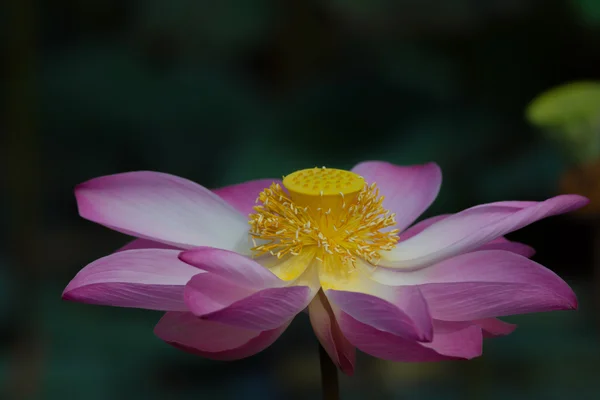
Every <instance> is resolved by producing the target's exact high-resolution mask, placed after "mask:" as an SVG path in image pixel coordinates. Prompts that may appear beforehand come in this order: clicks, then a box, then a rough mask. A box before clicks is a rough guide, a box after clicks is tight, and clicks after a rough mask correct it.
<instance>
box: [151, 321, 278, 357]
mask: <svg viewBox="0 0 600 400" xmlns="http://www.w3.org/2000/svg"><path fill="white" fill-rule="evenodd" d="M288 325H289V322H288V323H286V324H283V325H282V326H280V327H277V328H275V329H272V330H268V331H255V330H249V329H243V328H238V327H233V326H230V325H224V324H221V323H218V322H212V321H205V320H202V319H200V318H198V317H196V316H194V315H193V314H191V313H189V312H168V313H166V314H165V315H164V316H163V317H162V318H161V320H160V321H159V322H158V324H157V325H156V327H155V328H154V333H155V334H156V335H157V336H158V337H159V338H160V339H162V340H164V341H165V342H167V343H169V344H170V345H172V346H174V347H176V348H178V349H181V350H184V351H186V352H188V353H192V354H196V355H200V356H202V357H206V358H209V359H213V360H237V359H241V358H245V357H249V356H251V355H254V354H256V353H259V352H260V351H262V350H264V349H265V348H267V347H269V346H270V345H271V344H272V343H273V342H274V341H275V340H277V338H278V337H279V336H280V335H281V334H282V333H283V331H285V329H286V328H287V327H288Z"/></svg>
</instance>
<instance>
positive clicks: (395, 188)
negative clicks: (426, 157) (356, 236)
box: [352, 161, 442, 231]
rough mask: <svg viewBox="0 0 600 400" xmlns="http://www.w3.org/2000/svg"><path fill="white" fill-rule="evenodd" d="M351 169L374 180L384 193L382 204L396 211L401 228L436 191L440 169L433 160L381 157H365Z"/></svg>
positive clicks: (397, 221) (438, 184)
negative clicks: (402, 162)
mask: <svg viewBox="0 0 600 400" xmlns="http://www.w3.org/2000/svg"><path fill="white" fill-rule="evenodd" d="M352 172H354V173H356V174H358V175H360V176H362V177H363V178H365V180H366V181H367V183H369V184H371V183H376V184H377V186H378V187H379V190H380V193H381V194H382V195H383V196H385V199H384V200H383V206H384V207H385V208H386V209H388V210H390V211H391V212H393V213H395V214H396V227H397V228H398V229H400V231H403V230H404V229H405V228H406V227H408V226H409V225H410V224H412V223H413V222H414V221H415V220H416V219H417V218H418V217H419V216H420V215H421V214H422V213H423V212H424V211H425V210H426V209H427V208H429V206H430V205H431V203H433V201H434V200H435V198H436V197H437V195H438V192H439V190H440V186H441V184H442V172H441V170H440V167H439V166H438V165H437V164H435V163H428V164H423V165H412V166H398V165H394V164H390V163H387V162H382V161H365V162H362V163H360V164H357V165H356V166H355V167H354V168H352Z"/></svg>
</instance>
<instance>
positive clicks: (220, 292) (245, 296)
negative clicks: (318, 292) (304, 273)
mask: <svg viewBox="0 0 600 400" xmlns="http://www.w3.org/2000/svg"><path fill="white" fill-rule="evenodd" d="M201 276H205V279H196V278H200V277H201ZM225 282H227V281H226V280H223V279H222V278H219V277H216V276H215V275H213V274H210V273H208V274H200V275H196V276H195V277H194V278H192V279H191V280H190V282H189V283H188V284H187V285H186V288H185V302H186V304H187V306H188V309H189V310H190V311H191V312H192V313H194V314H195V315H197V316H199V317H202V318H203V319H205V320H210V321H216V322H222V323H224V324H229V325H234V326H238V327H242V328H247V329H257V330H268V329H274V328H277V327H279V326H281V325H283V324H284V323H286V322H287V321H289V320H291V319H292V318H294V317H295V316H296V314H298V313H299V312H300V311H302V310H303V309H304V308H306V306H308V304H309V303H310V301H311V300H312V297H313V293H312V291H311V289H310V288H309V287H308V286H288V287H277V288H268V289H262V290H258V291H255V292H254V293H251V294H250V292H249V291H248V289H247V288H243V287H240V286H235V285H234V284H231V283H229V285H226V284H225Z"/></svg>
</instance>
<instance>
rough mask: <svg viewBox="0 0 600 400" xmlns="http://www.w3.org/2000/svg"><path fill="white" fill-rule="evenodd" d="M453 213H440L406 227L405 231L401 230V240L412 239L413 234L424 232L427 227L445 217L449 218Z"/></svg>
mask: <svg viewBox="0 0 600 400" xmlns="http://www.w3.org/2000/svg"><path fill="white" fill-rule="evenodd" d="M450 215H452V214H440V215H436V216H435V217H430V218H426V219H424V220H423V221H419V222H417V223H416V224H414V225H413V226H411V227H410V228H408V229H406V230H405V231H404V232H400V241H401V242H403V241H405V240H408V239H410V238H411V237H413V236H416V235H417V234H419V233H421V232H423V231H424V230H425V229H426V228H429V227H430V226H431V225H433V224H435V223H436V222H439V221H441V220H443V219H446V218H448V217H449V216H450Z"/></svg>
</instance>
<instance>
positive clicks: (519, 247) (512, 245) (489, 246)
mask: <svg viewBox="0 0 600 400" xmlns="http://www.w3.org/2000/svg"><path fill="white" fill-rule="evenodd" d="M450 215H452V214H442V215H437V216H435V217H431V218H427V219H424V220H423V221H421V222H418V223H416V224H415V225H413V226H411V227H410V228H408V229H407V230H406V231H405V232H402V233H401V234H400V241H401V242H403V241H405V240H408V239H410V238H411V237H413V236H416V235H417V234H419V233H421V232H423V231H424V230H425V229H426V228H428V227H430V226H431V225H433V224H435V223H436V222H439V221H441V220H443V219H445V218H448V217H449V216H450ZM476 250H506V251H512V252H513V253H517V254H520V255H522V256H524V257H532V256H533V255H534V254H535V250H534V249H533V248H532V247H530V246H527V245H526V244H523V243H518V242H512V241H510V240H508V239H506V238H505V237H503V236H500V237H499V238H496V239H494V240H492V241H491V242H488V243H486V244H484V245H483V246H481V247H479V248H477V249H476Z"/></svg>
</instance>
